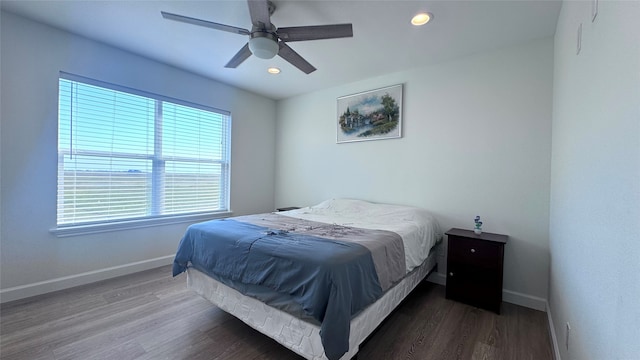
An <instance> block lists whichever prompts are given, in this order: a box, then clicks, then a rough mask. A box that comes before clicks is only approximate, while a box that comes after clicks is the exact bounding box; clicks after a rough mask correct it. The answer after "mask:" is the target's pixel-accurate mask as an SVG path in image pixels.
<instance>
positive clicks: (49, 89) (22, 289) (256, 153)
mask: <svg viewBox="0 0 640 360" xmlns="http://www.w3.org/2000/svg"><path fill="white" fill-rule="evenodd" d="M1 26H2V31H1V33H2V35H1V36H2V38H1V46H2V48H1V54H2V64H1V66H2V67H1V74H2V78H1V85H2V87H1V91H2V98H1V101H2V110H1V116H2V118H1V119H2V123H1V124H2V126H1V128H2V130H1V134H2V138H1V140H2V142H1V154H2V161H1V173H2V175H3V178H2V183H1V190H2V192H1V199H2V207H1V214H2V223H1V234H0V235H1V242H0V246H1V267H0V270H1V273H2V274H1V277H0V281H1V288H2V290H3V292H2V301H7V300H11V299H13V298H16V297H21V296H26V295H33V294H36V293H39V292H42V291H49V290H55V289H57V288H60V287H65V286H71V285H76V284H79V283H83V282H86V281H92V280H96V279H99V278H101V277H104V276H113V275H118V274H122V273H126V272H129V271H135V270H140V269H141V268H144V267H145V266H154V265H155V266H157V264H159V263H167V264H168V263H170V261H171V259H170V256H171V255H172V254H174V253H175V250H176V248H177V245H178V241H179V240H180V238H181V236H182V234H183V231H184V229H185V228H186V226H187V225H189V224H187V223H183V224H176V225H164V226H158V227H155V228H144V229H137V230H128V231H115V232H109V233H102V234H96V235H88V236H76V237H69V238H56V237H55V236H53V235H52V234H50V233H49V229H51V228H53V227H54V226H55V224H56V161H57V154H56V153H57V143H56V142H57V111H58V110H57V100H58V93H57V86H58V75H59V72H60V71H65V72H69V73H73V74H77V75H82V76H86V77H91V78H94V79H98V80H102V81H107V82H112V83H115V84H119V85H123V86H129V87H132V88H137V89H140V90H144V91H149V92H153V93H157V94H161V95H165V96H170V97H174V98H178V99H182V100H186V101H191V102H194V103H199V104H203V105H208V106H212V107H216V108H220V109H225V110H229V111H231V113H232V119H233V120H232V121H233V125H232V126H233V127H232V136H233V138H232V154H231V156H232V159H231V161H232V165H231V189H232V192H231V209H232V210H233V211H234V214H238V215H240V214H248V213H256V212H265V211H272V210H273V208H274V195H273V189H274V168H275V150H274V149H275V112H276V104H275V101H273V100H270V99H267V98H264V97H261V96H258V95H254V94H251V93H248V92H245V91H241V90H238V89H236V88H233V87H230V86H227V85H224V84H221V83H218V82H215V81H211V80H208V79H205V78H203V77H200V76H196V75H193V74H191V73H188V72H185V71H182V70H178V69H176V68H173V67H170V66H167V65H163V64H160V63H157V62H154V61H151V60H148V59H145V58H142V57H139V56H136V55H133V54H130V53H127V52H124V51H121V50H118V49H115V48H112V47H109V46H106V45H104V44H100V43H97V42H93V41H90V40H87V39H85V38H82V37H78V36H75V35H72V34H69V33H65V32H62V31H59V30H56V29H53V28H50V27H46V26H44V25H40V24H38V23H35V22H31V21H28V20H26V19H24V18H21V17H17V16H15V15H12V14H9V13H5V12H3V13H2V21H1ZM256 114H260V116H256ZM132 264H133V266H128V265H132Z"/></svg>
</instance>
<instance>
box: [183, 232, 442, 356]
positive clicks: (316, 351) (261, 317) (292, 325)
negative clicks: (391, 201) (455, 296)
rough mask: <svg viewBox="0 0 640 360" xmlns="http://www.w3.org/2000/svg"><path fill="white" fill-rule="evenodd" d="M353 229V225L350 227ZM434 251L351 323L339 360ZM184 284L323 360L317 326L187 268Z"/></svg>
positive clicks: (421, 273)
mask: <svg viewBox="0 0 640 360" xmlns="http://www.w3.org/2000/svg"><path fill="white" fill-rule="evenodd" d="M352 226H354V225H352ZM436 254H437V251H436V249H434V251H431V254H430V255H429V256H428V257H427V258H426V260H425V261H424V262H423V263H422V265H421V266H419V267H417V268H416V269H415V270H414V271H412V272H411V273H409V274H408V275H407V276H406V277H405V278H404V279H403V280H402V281H401V282H400V283H398V284H397V285H395V286H394V287H393V288H391V289H389V291H387V292H386V293H385V294H384V295H383V296H382V297H381V298H380V299H379V300H378V301H376V302H375V303H373V304H371V305H369V306H368V307H367V308H366V309H364V310H363V311H362V312H360V313H359V314H358V315H356V317H354V318H353V319H352V320H351V331H350V334H349V351H348V352H347V353H346V354H345V355H344V356H342V358H341V360H346V359H351V358H352V357H353V356H354V355H355V354H356V353H357V352H358V349H359V346H360V344H361V343H362V342H363V341H364V340H365V339H366V338H367V337H368V336H369V335H370V334H371V333H372V332H373V330H375V329H376V328H377V327H378V325H380V323H381V322H382V321H383V320H384V319H385V318H386V317H387V316H388V315H389V314H390V313H391V312H392V311H393V309H395V308H396V307H397V306H398V304H400V302H401V301H402V300H403V299H404V298H405V297H406V296H407V295H408V294H409V293H410V292H411V291H412V290H413V289H414V288H415V287H416V286H417V285H418V283H419V282H420V281H422V280H423V279H424V278H425V277H426V275H427V274H428V273H429V271H430V270H431V269H433V267H434V266H435V265H436ZM187 285H188V287H189V288H191V289H193V290H194V291H195V292H197V293H198V294H200V295H201V296H202V297H204V298H205V299H207V300H209V301H211V302H212V303H213V304H215V305H216V306H218V307H219V308H220V309H222V310H224V311H226V312H228V313H230V314H232V315H234V316H236V317H237V318H238V319H240V320H242V321H243V322H245V323H246V324H247V325H249V326H251V327H252V328H254V329H256V330H258V331H260V332H261V333H263V334H265V335H267V336H269V337H271V338H273V339H274V340H276V341H277V342H279V343H280V344H282V345H284V346H286V347H287V348H289V349H291V350H293V351H294V352H296V353H298V354H299V355H301V356H303V357H305V358H306V359H313V360H320V359H323V360H326V359H327V358H326V357H325V356H324V349H323V347H322V342H321V340H320V327H319V326H318V325H315V324H312V323H309V322H306V321H304V320H301V319H298V318H296V317H294V316H293V315H290V314H289V313H286V312H284V311H281V310H278V309H276V308H273V307H271V306H269V305H266V304H264V303H262V302H261V301H259V300H257V299H254V298H251V297H248V296H245V295H242V294H241V293H240V292H238V291H237V290H235V289H232V288H230V287H228V286H226V285H224V284H222V283H220V282H218V281H216V280H214V279H212V278H210V277H209V276H207V275H205V274H203V273H202V272H200V271H198V270H196V269H194V268H189V269H187Z"/></svg>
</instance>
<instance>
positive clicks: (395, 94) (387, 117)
mask: <svg viewBox="0 0 640 360" xmlns="http://www.w3.org/2000/svg"><path fill="white" fill-rule="evenodd" d="M402 91H403V84H398V85H392V86H387V87H384V88H380V89H375V90H369V91H364V92H361V93H357V94H352V95H346V96H342V97H339V98H338V100H337V108H338V111H337V120H336V132H337V136H336V142H337V143H338V144H340V143H348V142H356V141H368V140H383V139H397V138H400V137H402Z"/></svg>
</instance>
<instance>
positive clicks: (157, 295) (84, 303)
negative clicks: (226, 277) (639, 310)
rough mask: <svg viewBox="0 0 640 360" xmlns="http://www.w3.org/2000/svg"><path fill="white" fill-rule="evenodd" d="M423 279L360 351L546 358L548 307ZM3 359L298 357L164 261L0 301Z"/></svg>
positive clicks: (422, 359)
mask: <svg viewBox="0 0 640 360" xmlns="http://www.w3.org/2000/svg"><path fill="white" fill-rule="evenodd" d="M444 294H445V289H444V287H443V286H440V285H436V284H432V283H426V282H425V283H421V284H420V285H418V287H417V288H416V290H415V291H414V292H413V293H412V294H410V295H409V296H408V297H407V299H405V301H404V302H403V303H402V304H401V305H400V306H399V307H398V308H397V309H396V310H395V311H394V312H393V313H392V314H391V316H389V318H387V319H386V320H385V321H384V322H383V323H382V324H381V326H380V327H379V328H378V329H377V330H376V331H375V332H374V333H373V334H372V335H371V336H370V337H369V338H368V339H367V340H366V341H365V342H364V343H363V344H362V345H361V347H360V352H359V354H358V358H359V359H367V360H369V359H372V360H378V359H380V360H400V359H402V360H449V359H456V360H458V359H472V360H500V359H504V360H511V359H535V360H547V359H548V360H550V359H552V358H553V355H552V351H551V344H550V342H549V334H548V328H547V326H548V325H547V317H546V314H544V313H543V312H540V311H536V310H531V309H526V308H523V307H520V306H516V305H513V304H507V303H504V304H503V308H502V314H501V315H496V314H494V313H491V312H488V311H485V310H482V309H478V308H474V307H472V306H468V305H465V304H461V303H457V302H454V301H451V300H447V299H446V298H445V295H444ZM0 359H2V360H27V359H28V360H63V359H65V360H69V359H71V360H75V359H82V360H87V359H88V360H94V359H95V360H97V359H100V360H102V359H107V360H108V359H114V360H145V359H149V360H150V359H153V360H156V359H170V360H180V359H190V360H191V359H195V360H198V359H207V360H212V359H213V360H229V359H240V360H249V359H251V360H300V359H302V358H301V357H300V356H298V355H296V354H295V353H293V352H291V351H290V350H288V349H286V348H285V347H283V346H281V345H280V344H278V343H277V342H275V341H274V340H272V339H270V338H268V337H266V336H264V335H262V334H260V333H259V332H258V331H256V330H254V329H252V328H250V327H249V326H247V325H246V324H244V323H243V322H242V321H240V320H238V319H236V318H235V317H233V316H231V315H229V314H227V313H225V312H223V311H222V310H220V309H218V308H216V307H215V306H213V305H212V304H211V303H209V302H208V301H206V300H204V299H202V298H201V297H199V296H197V295H196V294H195V293H193V292H191V291H190V290H188V289H186V280H185V277H184V276H181V277H177V278H173V277H171V267H170V266H164V267H161V268H158V269H153V270H149V271H145V272H141V273H137V274H132V275H129V276H124V277H120V278H116V279H111V280H107V281H101V282H99V283H95V284H90V285H85V286H81V287H78V288H74V289H69V290H65V291H61V292H56V293H51V294H47V295H43V296H39V297H35V298H31V299H25V300H19V301H16V302H12V303H8V304H3V305H2V306H1V307H0Z"/></svg>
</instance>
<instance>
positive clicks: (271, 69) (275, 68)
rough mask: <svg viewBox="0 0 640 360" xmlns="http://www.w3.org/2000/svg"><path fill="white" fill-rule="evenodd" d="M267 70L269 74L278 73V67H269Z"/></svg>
mask: <svg viewBox="0 0 640 360" xmlns="http://www.w3.org/2000/svg"><path fill="white" fill-rule="evenodd" d="M267 71H268V72H269V74H280V69H278V68H277V67H270V68H268V69H267Z"/></svg>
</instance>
